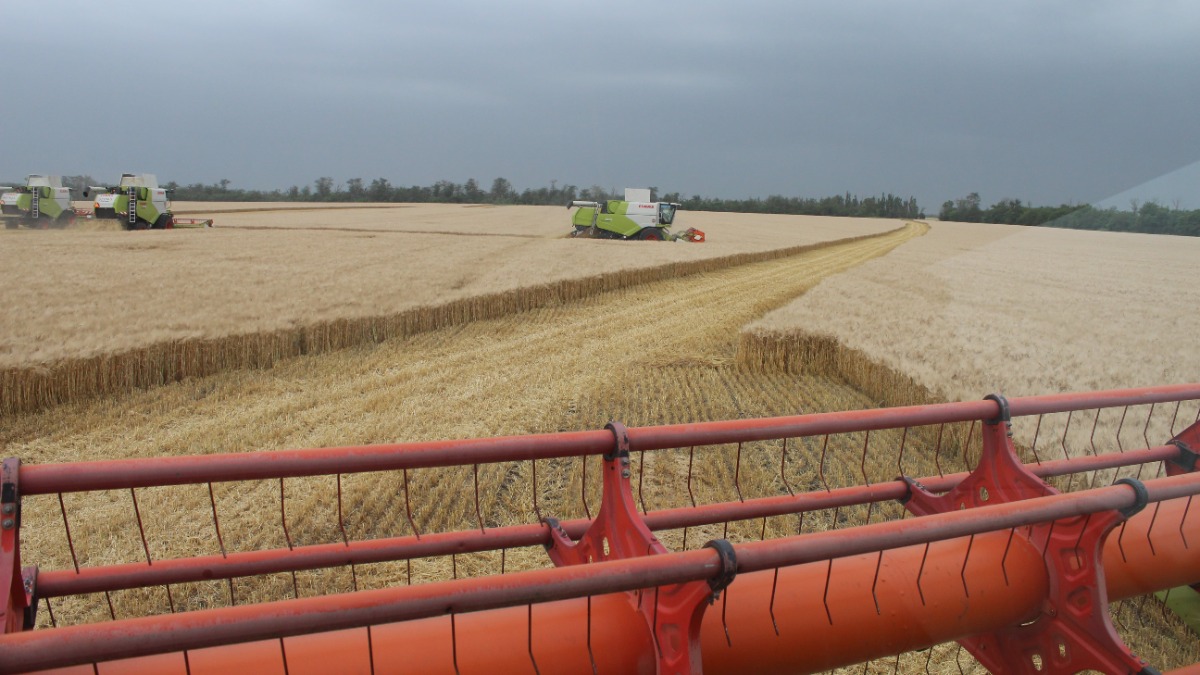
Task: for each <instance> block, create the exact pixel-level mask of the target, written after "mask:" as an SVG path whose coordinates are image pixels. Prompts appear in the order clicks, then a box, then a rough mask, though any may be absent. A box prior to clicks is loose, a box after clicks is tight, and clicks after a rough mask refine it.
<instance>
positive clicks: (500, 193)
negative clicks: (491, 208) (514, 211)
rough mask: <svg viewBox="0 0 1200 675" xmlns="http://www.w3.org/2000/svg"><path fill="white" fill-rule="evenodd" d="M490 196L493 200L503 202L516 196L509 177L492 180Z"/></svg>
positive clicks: (498, 202)
mask: <svg viewBox="0 0 1200 675" xmlns="http://www.w3.org/2000/svg"><path fill="white" fill-rule="evenodd" d="M490 196H491V198H492V201H493V202H495V203H497V204H503V203H506V202H510V201H512V199H513V197H515V196H516V191H515V190H513V186H512V183H509V182H508V179H507V178H496V180H494V181H492V190H491V192H490Z"/></svg>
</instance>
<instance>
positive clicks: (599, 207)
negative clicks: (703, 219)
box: [567, 188, 704, 243]
mask: <svg viewBox="0 0 1200 675" xmlns="http://www.w3.org/2000/svg"><path fill="white" fill-rule="evenodd" d="M681 206H682V205H681V204H678V203H676V202H656V201H652V197H651V193H650V190H649V189H647V188H625V199H624V200H618V199H607V200H603V201H586V200H575V201H573V202H571V203H570V204H567V208H578V209H579V210H578V211H576V212H575V216H574V217H573V218H572V219H571V224H572V225H573V226H574V228H575V229H574V230H573V231H572V232H571V236H572V237H583V238H589V239H643V240H647V241H690V242H697V243H699V242H702V241H704V233H703V232H701V231H700V230H697V229H695V228H689V229H687V230H685V231H684V232H681V233H679V234H672V233H671V231H670V230H669V229H668V228H669V226H670V225H671V224H672V223H673V222H675V213H676V212H677V211H678V210H679V209H680V207H681Z"/></svg>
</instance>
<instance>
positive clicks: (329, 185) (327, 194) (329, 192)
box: [313, 176, 333, 201]
mask: <svg viewBox="0 0 1200 675" xmlns="http://www.w3.org/2000/svg"><path fill="white" fill-rule="evenodd" d="M313 187H314V189H313V192H314V193H315V194H316V196H317V199H319V200H321V201H329V200H330V199H331V198H332V197H333V179H332V178H330V177H329V176H321V177H320V178H318V179H317V180H316V182H315V183H313Z"/></svg>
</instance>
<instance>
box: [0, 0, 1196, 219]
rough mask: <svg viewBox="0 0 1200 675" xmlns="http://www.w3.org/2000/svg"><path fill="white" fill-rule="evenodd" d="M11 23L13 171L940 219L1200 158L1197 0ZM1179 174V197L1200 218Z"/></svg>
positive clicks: (43, 11) (182, 11)
mask: <svg viewBox="0 0 1200 675" xmlns="http://www.w3.org/2000/svg"><path fill="white" fill-rule="evenodd" d="M6 17H7V18H6V20H5V21H4V23H5V25H6V28H7V30H6V31H5V37H4V39H3V40H2V41H0V63H3V64H4V66H5V68H4V70H5V72H6V73H7V74H6V75H5V77H4V78H3V80H0V82H2V83H3V84H0V138H2V139H3V145H2V146H0V179H14V178H20V177H23V176H24V175H25V174H27V173H52V174H63V175H71V174H91V175H92V176H95V177H96V178H98V179H101V180H103V181H115V180H116V178H117V177H118V176H119V174H120V173H121V172H123V171H128V172H133V173H142V172H147V173H156V174H158V176H159V178H160V180H163V181H166V180H175V181H178V182H180V183H192V182H198V181H199V182H205V183H211V182H214V181H216V180H219V179H222V178H227V179H229V180H230V181H232V183H233V185H234V186H235V187H245V188H261V189H272V188H277V187H278V188H286V187H287V186H289V185H292V184H311V183H312V181H313V180H314V179H315V178H317V177H319V176H326V175H327V176H332V177H334V178H335V179H336V181H337V182H344V181H345V180H346V179H347V178H353V177H361V178H363V179H365V180H366V181H368V182H369V181H370V180H371V179H372V178H375V177H380V176H382V177H385V178H388V179H389V180H391V182H392V183H393V184H400V185H412V184H420V185H428V184H431V183H433V182H435V181H437V180H440V179H447V180H452V181H455V182H463V181H465V180H466V179H468V178H471V177H474V178H476V179H478V180H479V181H480V183H481V184H482V185H483V186H484V187H485V188H486V187H488V186H490V184H491V180H492V179H493V178H495V177H496V176H504V177H506V178H508V179H509V180H510V181H512V183H513V184H514V185H515V186H516V187H518V188H524V187H539V186H542V185H548V184H549V183H550V181H551V180H557V181H558V182H559V184H564V183H571V184H576V185H580V186H587V185H592V184H599V185H601V186H604V187H615V188H621V187H625V186H648V185H654V186H657V187H659V188H660V189H662V190H664V191H680V192H682V193H684V194H685V195H691V194H702V195H707V196H719V197H742V196H766V195H768V194H773V193H774V194H786V195H800V196H813V197H815V196H824V195H830V194H836V193H841V192H846V191H849V192H854V193H858V194H862V195H865V194H871V193H879V192H884V191H890V192H893V193H898V194H901V195H906V196H907V195H915V196H916V197H917V198H918V200H919V201H920V202H921V204H922V206H924V207H925V208H926V209H928V210H931V211H933V212H936V210H937V207H938V206H939V205H940V204H941V202H942V201H944V200H946V199H951V198H955V197H960V196H963V195H965V194H967V193H968V192H972V191H977V192H979V193H981V195H982V197H983V201H984V203H985V205H986V204H990V203H992V202H994V201H996V200H998V199H1001V198H1005V197H1017V198H1021V199H1024V200H1027V201H1032V202H1034V203H1037V204H1047V203H1053V204H1057V203H1061V202H1067V201H1070V202H1095V201H1099V200H1102V199H1105V198H1108V197H1112V196H1113V195H1117V194H1120V193H1123V192H1124V191H1127V190H1129V189H1131V188H1133V187H1134V186H1137V185H1139V184H1142V183H1145V182H1147V181H1151V180H1153V179H1155V178H1158V177H1160V176H1162V175H1164V174H1167V173H1170V172H1173V171H1176V170H1178V169H1180V168H1181V167H1186V166H1189V165H1194V164H1195V163H1196V162H1197V160H1200V125H1198V122H1197V121H1198V120H1200V39H1197V36H1200V3H1197V2H1195V1H1194V0H1177V1H1162V2H1159V1H1155V0H1146V1H1140V2H1132V1H1121V2H1117V1H1109V0H1063V1H1061V2H1045V1H1043V0H1005V1H1004V2H996V1H994V0H993V1H990V2H970V1H966V0H945V1H939V0H925V1H914V2H895V1H893V0H887V1H866V0H856V1H851V2H844V1H838V2H792V1H778V2H754V1H745V0H743V1H740V2H707V1H695V0H688V1H667V2H604V3H598V2H580V1H573V0H546V1H530V0H510V1H509V2H492V1H488V2H469V1H463V2H456V1H441V2H431V1H426V2H421V3H404V2H384V1H382V0H350V1H344V2H318V1H296V2H278V1H275V2H272V1H261V0H257V1H256V0H243V1H241V2H228V1H226V0H207V1H205V2H194V3H186V4H185V3H176V2H160V3H146V2H122V1H120V0H109V1H107V2H103V3H94V2H55V1H54V0H49V1H48V2H41V3H38V4H37V11H22V12H19V13H16V14H13V13H12V12H8V13H6ZM1197 173H1200V172H1198V171H1195V170H1194V167H1193V171H1192V175H1196V174H1197ZM1197 178H1198V179H1200V176H1198V177H1197ZM1177 183H1178V184H1179V185H1180V186H1181V187H1179V188H1178V189H1180V190H1183V191H1186V192H1187V194H1164V195H1161V196H1160V199H1161V200H1163V201H1164V203H1166V204H1168V205H1169V204H1170V202H1171V200H1172V199H1179V200H1181V201H1182V203H1183V204H1185V205H1188V206H1194V207H1196V208H1200V199H1198V197H1200V195H1198V194H1197V193H1200V189H1198V188H1197V187H1196V186H1197V181H1195V180H1193V181H1177ZM1172 189H1175V188H1172Z"/></svg>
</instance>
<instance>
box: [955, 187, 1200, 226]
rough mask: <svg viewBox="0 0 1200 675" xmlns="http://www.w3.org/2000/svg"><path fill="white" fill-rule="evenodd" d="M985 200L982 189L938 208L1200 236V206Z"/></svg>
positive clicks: (1012, 220)
mask: <svg viewBox="0 0 1200 675" xmlns="http://www.w3.org/2000/svg"><path fill="white" fill-rule="evenodd" d="M981 202H982V200H981V199H980V197H979V193H978V192H972V193H971V194H969V195H967V196H966V197H962V198H959V199H955V200H948V201H946V202H944V203H943V204H942V208H941V210H940V211H938V219H939V220H952V221H956V222H960V223H1002V224H1007V225H1029V226H1040V227H1061V228H1067V229H1072V230H1101V231H1107V232H1140V233H1144V234H1174V235H1181V236H1185V237H1200V209H1195V210H1187V209H1180V208H1178V206H1176V207H1174V208H1168V207H1166V206H1163V205H1162V204H1159V203H1158V202H1157V201H1154V200H1150V201H1146V202H1141V201H1138V200H1136V199H1135V200H1131V201H1130V203H1129V206H1130V209H1129V210H1128V211H1126V210H1123V209H1117V208H1116V207H1115V206H1114V207H1109V208H1107V209H1099V208H1096V207H1094V206H1092V205H1091V204H1082V205H1080V204H1061V205H1059V206H1033V205H1031V204H1024V203H1022V202H1021V200H1020V199H1001V200H1000V201H998V202H996V203H995V204H992V205H991V206H990V207H988V208H986V209H985V208H983V206H982V203H981Z"/></svg>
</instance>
